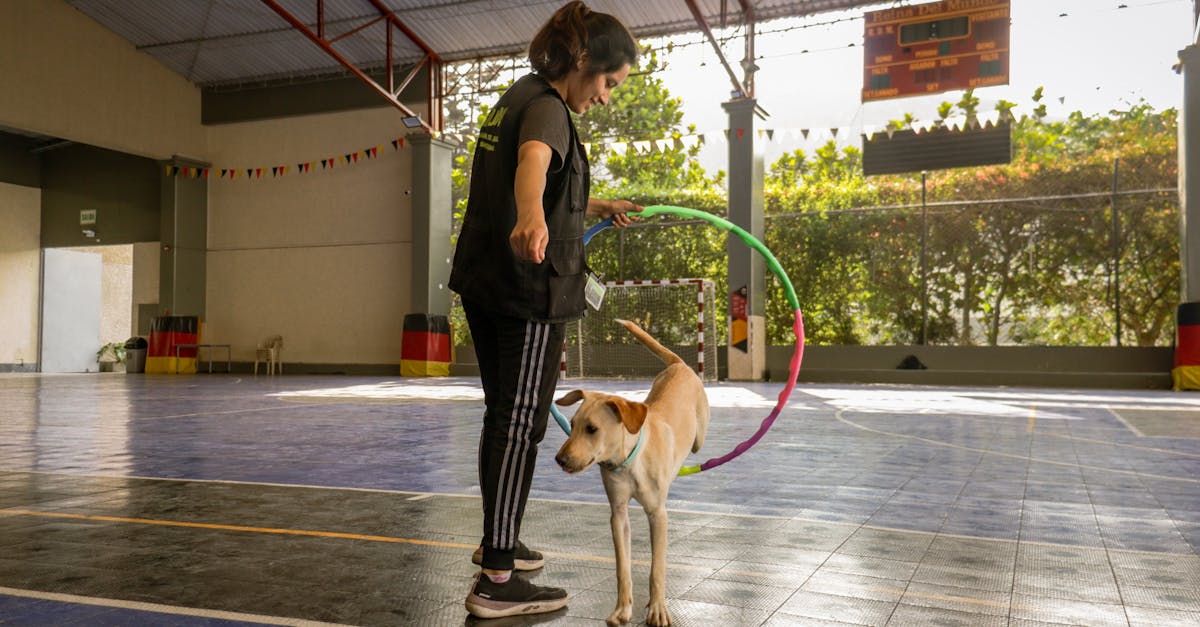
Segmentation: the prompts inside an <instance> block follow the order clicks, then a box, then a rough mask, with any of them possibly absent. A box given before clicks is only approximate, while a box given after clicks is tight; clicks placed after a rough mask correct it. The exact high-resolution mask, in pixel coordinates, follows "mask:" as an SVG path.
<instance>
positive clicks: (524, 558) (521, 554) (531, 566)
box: [471, 540, 546, 570]
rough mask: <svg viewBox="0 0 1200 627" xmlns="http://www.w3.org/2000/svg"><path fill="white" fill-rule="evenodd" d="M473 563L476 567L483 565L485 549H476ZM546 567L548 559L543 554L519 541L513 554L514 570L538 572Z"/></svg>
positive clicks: (473, 554) (472, 555)
mask: <svg viewBox="0 0 1200 627" xmlns="http://www.w3.org/2000/svg"><path fill="white" fill-rule="evenodd" d="M471 563H472V564H475V565H476V566H482V565H483V547H482V546H481V547H479V548H478V549H475V552H474V553H472V554H471ZM545 565H546V558H544V557H542V554H541V553H538V552H537V551H534V550H533V549H531V548H529V547H527V546H525V544H524V543H523V542H521V541H520V540H517V549H516V551H514V553H513V570H537V569H539V568H541V567H542V566H545Z"/></svg>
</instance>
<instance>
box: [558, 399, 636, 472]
mask: <svg viewBox="0 0 1200 627" xmlns="http://www.w3.org/2000/svg"><path fill="white" fill-rule="evenodd" d="M580 400H582V401H583V404H582V405H580V406H579V410H578V411H576V412H575V416H574V417H572V418H571V435H570V436H568V437H567V441H566V442H563V445H562V447H561V448H559V449H558V454H557V455H555V456H554V461H556V462H558V465H559V466H561V467H562V469H563V470H565V471H567V472H569V473H576V472H580V471H582V470H584V469H585V468H587V467H588V466H591V465H592V464H594V463H597V462H610V463H612V464H614V465H616V464H620V463H621V462H622V461H624V460H625V455H626V454H627V453H626V451H625V446H624V443H625V434H626V433H630V434H634V433H637V432H638V431H640V430H641V428H642V424H643V423H645V422H646V411H647V409H648V408H647V407H646V404H645V403H638V402H636V401H629V400H625V399H623V398H621V397H619V396H613V395H611V394H604V393H602V392H585V391H583V390H574V391H572V392H569V393H568V394H567V395H566V396H564V397H562V398H560V399H558V400H557V401H555V403H557V404H559V405H562V406H563V407H568V406H570V405H574V404H575V403H578V402H579V401H580Z"/></svg>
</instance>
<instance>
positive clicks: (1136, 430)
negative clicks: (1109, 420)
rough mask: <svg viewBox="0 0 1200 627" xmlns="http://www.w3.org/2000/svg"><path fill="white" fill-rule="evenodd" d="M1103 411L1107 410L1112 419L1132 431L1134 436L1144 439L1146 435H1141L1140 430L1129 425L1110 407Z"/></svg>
mask: <svg viewBox="0 0 1200 627" xmlns="http://www.w3.org/2000/svg"><path fill="white" fill-rule="evenodd" d="M1105 409H1107V410H1108V413H1110V414H1112V416H1113V418H1116V419H1117V420H1119V421H1121V424H1123V425H1125V428H1126V429H1129V430H1130V431H1132V432H1133V434H1134V435H1136V436H1137V437H1139V438H1144V437H1146V434H1145V433H1142V430H1141V429H1138V428H1137V427H1135V426H1133V425H1132V424H1130V423H1129V421H1128V420H1125V417H1124V416H1122V415H1121V414H1118V413H1117V412H1116V410H1114V409H1113V408H1112V407H1105Z"/></svg>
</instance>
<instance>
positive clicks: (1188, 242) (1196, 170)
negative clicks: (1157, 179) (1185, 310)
mask: <svg viewBox="0 0 1200 627" xmlns="http://www.w3.org/2000/svg"><path fill="white" fill-rule="evenodd" d="M1179 61H1180V65H1181V67H1182V73H1183V110H1182V111H1181V113H1180V115H1179V220H1180V221H1179V229H1180V231H1179V235H1180V242H1179V255H1180V256H1179V261H1180V264H1179V271H1180V277H1179V278H1180V281H1179V287H1180V292H1181V294H1180V299H1181V301H1182V302H1185V303H1190V302H1196V301H1200V45H1196V44H1193V45H1191V46H1188V47H1187V48H1184V49H1183V50H1181V51H1179Z"/></svg>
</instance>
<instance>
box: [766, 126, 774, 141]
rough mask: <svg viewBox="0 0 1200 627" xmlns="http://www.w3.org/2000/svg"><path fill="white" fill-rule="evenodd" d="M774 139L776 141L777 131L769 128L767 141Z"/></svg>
mask: <svg viewBox="0 0 1200 627" xmlns="http://www.w3.org/2000/svg"><path fill="white" fill-rule="evenodd" d="M773 139H775V129H773V128H769V129H767V141H771V140H773Z"/></svg>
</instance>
